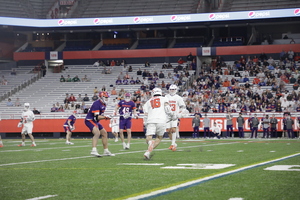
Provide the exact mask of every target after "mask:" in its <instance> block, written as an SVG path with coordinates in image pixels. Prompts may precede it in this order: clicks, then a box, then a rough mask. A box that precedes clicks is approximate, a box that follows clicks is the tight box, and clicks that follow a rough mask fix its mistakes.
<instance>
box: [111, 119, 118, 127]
mask: <svg viewBox="0 0 300 200" xmlns="http://www.w3.org/2000/svg"><path fill="white" fill-rule="evenodd" d="M119 123H120V118H119V117H113V118H111V119H110V127H115V126H117V127H119Z"/></svg>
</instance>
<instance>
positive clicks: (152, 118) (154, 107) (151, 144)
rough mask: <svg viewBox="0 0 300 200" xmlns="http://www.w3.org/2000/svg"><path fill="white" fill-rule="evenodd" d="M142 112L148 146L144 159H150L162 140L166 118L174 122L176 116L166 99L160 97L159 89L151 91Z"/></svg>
mask: <svg viewBox="0 0 300 200" xmlns="http://www.w3.org/2000/svg"><path fill="white" fill-rule="evenodd" d="M143 110H144V125H145V126H146V127H147V131H146V143H147V144H148V150H147V151H146V153H145V154H144V157H145V159H150V153H151V152H152V150H153V149H155V148H156V147H157V146H158V145H159V143H160V141H161V140H162V138H163V135H164V132H165V130H166V122H167V120H168V118H170V119H174V120H175V118H176V115H175V113H174V112H172V110H171V107H170V106H169V102H168V99H167V98H166V97H163V96H162V91H161V89H160V88H154V89H153V90H152V98H151V99H149V100H148V101H147V102H146V103H145V105H144V106H143ZM176 120H177V118H176ZM153 135H156V139H155V140H152V137H153Z"/></svg>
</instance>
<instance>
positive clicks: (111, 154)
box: [103, 151, 115, 156]
mask: <svg viewBox="0 0 300 200" xmlns="http://www.w3.org/2000/svg"><path fill="white" fill-rule="evenodd" d="M103 156H115V154H113V153H110V151H106V152H104V153H103Z"/></svg>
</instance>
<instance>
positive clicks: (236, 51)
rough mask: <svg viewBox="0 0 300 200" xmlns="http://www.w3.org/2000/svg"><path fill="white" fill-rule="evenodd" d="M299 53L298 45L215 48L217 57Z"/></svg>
mask: <svg viewBox="0 0 300 200" xmlns="http://www.w3.org/2000/svg"><path fill="white" fill-rule="evenodd" d="M290 49H292V50H293V51H294V52H300V44H278V45H254V46H234V47H216V54H217V55H242V54H245V55H247V54H258V55H260V54H261V53H262V52H264V53H266V54H268V53H278V55H279V54H280V52H281V51H282V50H285V51H289V50H290Z"/></svg>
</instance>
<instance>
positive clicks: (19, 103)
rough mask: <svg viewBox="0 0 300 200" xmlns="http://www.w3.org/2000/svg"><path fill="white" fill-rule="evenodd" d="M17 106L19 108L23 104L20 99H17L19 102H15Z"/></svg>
mask: <svg viewBox="0 0 300 200" xmlns="http://www.w3.org/2000/svg"><path fill="white" fill-rule="evenodd" d="M15 106H17V107H19V106H21V102H20V99H19V98H17V100H16V101H15Z"/></svg>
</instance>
